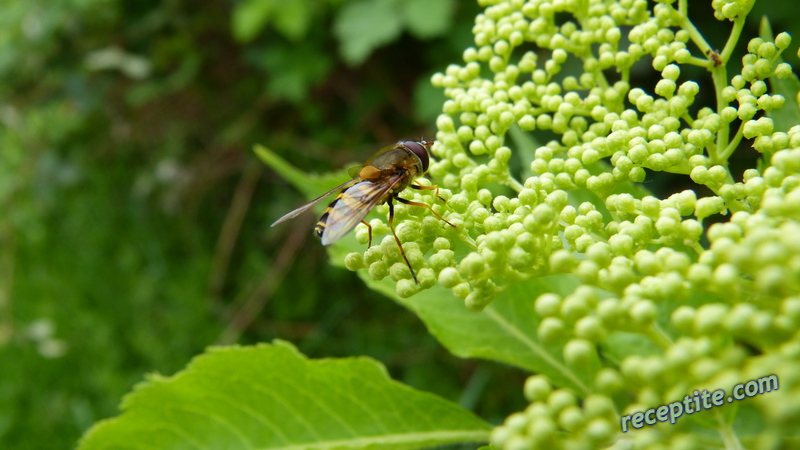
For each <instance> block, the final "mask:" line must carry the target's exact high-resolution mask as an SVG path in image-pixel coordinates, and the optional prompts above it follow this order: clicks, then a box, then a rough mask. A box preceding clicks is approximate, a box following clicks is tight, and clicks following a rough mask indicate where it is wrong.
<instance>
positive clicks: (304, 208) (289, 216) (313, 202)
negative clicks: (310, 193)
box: [270, 180, 356, 227]
mask: <svg viewBox="0 0 800 450" xmlns="http://www.w3.org/2000/svg"><path fill="white" fill-rule="evenodd" d="M355 182H356V180H348V181H345V182H344V183H342V184H340V185H338V186H336V187H335V188H333V189H331V190H330V191H328V192H326V193H324V194H322V195H320V196H319V197H317V198H315V199H314V200H311V201H310V202H308V203H306V204H305V205H303V206H301V207H299V208H297V209H295V210H294V211H291V212H289V213H288V214H286V215H285V216H283V217H281V218H280V219H278V220H276V221H275V222H273V223H272V225H270V227H274V226H275V225H277V224H279V223H283V222H286V221H287V220H289V219H294V218H295V217H297V216H299V215H300V214H302V213H304V212H306V211H307V210H308V209H310V208H311V207H312V206H314V205H316V204H317V203H319V202H321V201H322V200H324V199H325V197H327V196H329V195H331V194H333V193H334V192H336V191H338V190H340V189H344V188H346V187H347V185H349V184H352V183H355Z"/></svg>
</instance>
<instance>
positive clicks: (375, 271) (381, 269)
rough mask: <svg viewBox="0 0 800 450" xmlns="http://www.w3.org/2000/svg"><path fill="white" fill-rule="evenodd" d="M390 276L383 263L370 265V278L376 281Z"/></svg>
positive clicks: (378, 262) (377, 262)
mask: <svg viewBox="0 0 800 450" xmlns="http://www.w3.org/2000/svg"><path fill="white" fill-rule="evenodd" d="M387 275H389V268H388V267H387V266H386V263H385V262H383V261H376V262H374V263H372V264H370V265H369V276H370V278H372V279H373V280H375V281H379V280H382V279H384V278H386V276H387Z"/></svg>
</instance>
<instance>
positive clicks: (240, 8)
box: [231, 0, 275, 42]
mask: <svg viewBox="0 0 800 450" xmlns="http://www.w3.org/2000/svg"><path fill="white" fill-rule="evenodd" d="M274 9H275V3H274V2H273V1H272V0H246V1H244V2H241V3H239V4H238V5H236V8H235V9H234V10H233V14H232V15H231V30H232V31H233V37H234V38H235V39H236V40H237V41H239V42H250V41H252V40H253V39H255V37H256V36H258V33H260V32H261V30H263V29H264V27H265V26H266V25H267V22H269V18H270V15H271V14H272V12H273V11H274Z"/></svg>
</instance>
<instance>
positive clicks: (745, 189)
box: [347, 0, 800, 449]
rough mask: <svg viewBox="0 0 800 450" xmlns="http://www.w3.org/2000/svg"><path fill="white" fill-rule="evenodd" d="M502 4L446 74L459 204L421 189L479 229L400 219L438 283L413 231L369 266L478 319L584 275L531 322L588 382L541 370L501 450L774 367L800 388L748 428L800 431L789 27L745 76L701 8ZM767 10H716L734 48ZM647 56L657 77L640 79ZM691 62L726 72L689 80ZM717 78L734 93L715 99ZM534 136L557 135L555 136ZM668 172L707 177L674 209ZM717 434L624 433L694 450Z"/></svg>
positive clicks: (797, 160) (441, 175)
mask: <svg viewBox="0 0 800 450" xmlns="http://www.w3.org/2000/svg"><path fill="white" fill-rule="evenodd" d="M480 3H481V4H482V5H483V6H485V10H484V11H483V12H482V13H481V14H479V15H478V17H477V18H476V21H475V26H474V27H473V33H474V42H475V46H474V47H470V48H468V49H466V50H465V51H464V55H463V59H464V64H463V65H456V64H453V65H450V66H449V67H448V68H447V69H446V70H445V71H444V73H437V74H435V75H434V76H433V78H432V82H433V84H434V85H435V86H437V87H439V88H442V89H443V90H444V92H445V95H446V96H447V98H448V100H447V101H446V102H445V104H444V105H443V114H442V115H441V116H439V118H438V120H437V128H438V133H437V136H436V143H435V145H434V147H433V151H434V154H435V156H436V157H437V158H438V159H437V160H436V161H434V162H432V163H431V167H430V170H429V174H430V176H431V177H432V179H433V180H435V181H436V183H437V184H438V185H439V186H440V195H441V196H442V197H443V198H445V199H446V200H447V202H446V203H443V202H441V201H439V200H437V199H436V198H435V197H434V196H431V195H429V193H428V192H427V191H423V192H422V193H420V192H414V193H405V194H404V196H405V197H406V198H408V199H409V200H413V201H415V202H424V203H427V204H429V205H431V206H432V208H433V209H434V211H436V212H437V213H438V214H440V215H441V216H442V217H443V218H444V219H446V220H447V221H449V222H451V223H453V224H454V225H457V226H458V228H452V227H449V226H447V225H445V224H443V223H442V221H440V220H438V219H437V218H436V217H431V215H430V213H429V212H428V211H425V210H424V209H423V208H413V207H409V206H406V205H400V206H399V207H398V208H397V209H396V210H397V213H396V217H395V223H396V224H398V223H399V224H400V225H399V226H398V227H397V231H398V234H399V235H400V239H401V240H402V241H403V242H406V244H405V245H404V248H405V252H406V255H407V256H408V258H409V261H410V262H411V264H412V266H413V267H415V268H418V269H416V270H418V279H419V285H416V284H415V283H413V281H412V280H411V277H410V273H409V271H408V269H407V267H406V266H405V265H404V264H402V259H401V255H400V253H399V250H398V249H397V246H396V245H395V242H394V240H393V238H392V237H391V236H387V237H385V238H384V240H383V241H382V242H381V244H380V245H379V246H375V247H373V248H371V249H369V250H367V251H366V253H364V254H363V256H362V255H361V254H351V255H349V256H348V259H347V266H348V267H349V268H351V269H353V270H356V269H360V268H366V269H367V270H368V272H369V275H370V276H371V277H372V278H373V279H376V280H379V279H382V278H385V277H390V278H391V279H392V280H394V281H395V282H396V286H397V293H398V294H399V295H400V296H401V297H408V296H411V295H414V294H415V293H417V292H419V291H420V290H424V289H428V288H434V287H440V288H445V289H448V290H450V292H451V293H452V295H454V296H455V297H457V298H459V299H462V300H464V302H465V305H466V307H467V308H469V309H471V310H475V311H480V310H482V309H484V308H486V307H488V306H489V305H491V303H492V301H493V300H495V299H496V298H497V297H498V296H499V295H503V293H504V292H507V291H508V289H509V288H510V287H511V286H513V285H514V284H515V283H520V282H524V281H525V280H533V279H541V278H543V277H550V276H559V275H565V276H569V277H571V279H573V280H577V282H578V283H579V286H578V287H577V288H575V289H574V290H573V291H572V292H571V293H566V294H563V293H562V294H557V293H555V292H531V293H530V305H529V308H532V309H533V310H534V311H535V314H536V317H537V325H536V329H535V330H530V332H531V334H532V335H535V337H536V338H537V339H538V341H537V343H538V344H537V345H542V346H547V348H551V349H560V350H553V351H554V352H555V354H558V353H559V352H560V355H558V356H557V357H555V358H553V359H552V360H551V364H554V365H555V367H557V369H555V370H556V372H557V373H565V374H567V375H565V376H564V379H553V380H551V379H549V378H548V377H546V376H544V375H534V376H533V377H531V378H530V379H529V380H528V382H527V384H526V386H525V395H526V398H527V399H528V400H529V401H530V402H531V403H530V405H529V407H528V408H527V409H526V410H525V411H524V412H520V413H517V414H513V415H512V416H510V417H509V418H508V419H507V420H506V422H505V424H503V425H502V426H500V427H498V428H496V429H495V430H494V432H493V434H492V443H493V445H494V446H495V447H496V448H509V449H511V448H513V449H516V448H577V447H581V448H583V447H595V446H606V445H611V444H613V443H614V442H615V441H616V440H618V439H621V438H622V437H623V436H622V435H621V434H620V431H619V425H618V424H619V419H620V417H621V416H624V415H628V414H632V413H634V412H636V411H643V410H645V409H648V408H653V407H657V406H658V405H662V404H668V403H670V402H673V401H675V400H676V399H681V398H683V396H684V395H686V394H687V393H690V392H692V391H694V390H703V389H707V390H709V391H713V390H716V389H720V388H730V387H731V386H733V385H734V384H736V383H737V382H740V381H743V380H748V379H753V378H754V377H759V376H763V375H766V374H778V376H779V377H782V379H785V380H786V382H787V386H786V387H785V389H784V386H781V389H782V390H781V394H780V395H773V396H768V395H767V396H760V397H758V399H753V400H752V402H750V403H747V404H746V405H745V404H742V407H741V409H742V410H744V411H749V412H750V413H753V412H754V413H757V414H761V415H763V416H764V417H765V419H764V421H763V422H764V425H763V426H762V427H761V428H760V429H758V430H755V431H752V430H751V431H748V433H755V434H751V436H753V437H752V442H753V444H754V445H756V446H758V443H760V442H773V441H770V439H772V438H773V437H774V436H778V439H781V438H782V437H783V436H784V435H785V434H786V433H787V432H788V431H789V430H791V429H792V428H791V427H792V426H793V425H792V424H795V423H797V421H798V420H800V409H798V408H796V407H792V406H789V405H796V404H797V403H796V401H797V400H800V384H797V383H796V380H797V379H798V377H800V351H798V349H800V332H799V331H798V330H800V124H794V126H789V127H778V126H777V122H776V120H774V118H775V117H778V116H780V114H781V113H782V111H784V110H785V107H786V105H787V101H788V100H789V99H787V98H785V97H784V96H783V95H781V94H778V93H776V91H777V90H776V89H775V88H774V85H773V83H779V82H780V81H781V80H786V79H790V78H794V74H793V72H792V68H791V67H790V66H789V65H788V64H786V63H784V62H782V59H781V53H782V52H783V51H784V50H786V49H787V48H788V47H789V46H790V45H791V38H790V37H789V35H788V34H786V33H781V34H779V35H777V37H776V38H775V39H774V40H767V39H765V38H755V39H752V40H750V41H749V43H748V44H747V54H746V55H745V56H744V57H743V58H742V69H741V72H740V73H739V74H734V75H732V76H730V75H729V74H728V73H727V64H728V62H729V60H730V55H731V51H730V49H729V47H728V46H726V49H725V50H723V51H722V52H718V51H716V50H713V49H712V48H711V47H710V46H709V44H708V43H707V42H706V41H705V39H704V38H703V36H702V35H701V34H700V32H699V31H698V30H697V29H696V28H695V27H694V26H693V25H692V24H691V22H690V21H689V18H688V16H687V11H686V7H687V6H686V4H687V2H675V1H662V2H657V3H656V4H655V6H653V7H652V8H650V7H649V4H648V2H647V1H645V0H619V1H605V2H599V1H586V2H575V1H561V0H552V1H547V0H527V1H525V0H508V1H499V0H482V1H481V2H480ZM752 4H753V1H752V0H737V1H723V0H713V1H712V6H713V9H714V14H715V17H716V18H717V19H718V20H722V21H726V23H730V24H731V26H732V27H733V28H732V31H731V36H732V38H731V39H732V41H733V42H735V40H736V38H738V36H739V34H740V33H741V32H742V27H743V23H744V18H745V16H746V15H747V13H748V12H749V11H750V9H751V7H752ZM698 49H699V52H698ZM640 61H649V63H650V65H651V67H652V69H653V70H654V74H655V76H656V78H657V79H656V80H653V82H652V83H647V85H645V86H639V87H632V86H631V81H630V80H631V68H632V66H633V65H634V64H635V63H637V62H640ZM688 66H698V67H700V68H702V69H704V70H706V71H707V73H708V74H710V76H709V79H703V80H691V79H688V78H687V77H686V76H685V75H684V72H685V69H686V68H687V67H688ZM701 86H703V89H710V90H712V91H713V94H714V95H716V101H715V102H710V103H709V102H708V101H707V100H704V102H703V103H702V104H699V102H700V99H699V94H700V90H701ZM783 92H786V91H783ZM793 95H794V96H796V97H797V100H800V95H797V93H796V92H794V93H793ZM791 100H795V99H791ZM782 117H790V118H791V117H794V116H792V115H791V114H789V115H788V116H786V115H784V116H782ZM784 123H785V120H784ZM530 132H534V133H538V134H535V136H537V137H539V138H541V137H542V136H545V137H546V139H550V140H549V141H546V142H541V143H539V144H533V143H532V142H533V140H532V138H531V135H530V134H529V133H530ZM548 136H549V137H548ZM747 147H752V148H754V149H755V150H756V151H757V152H759V154H760V156H761V162H760V163H759V164H758V166H757V167H754V168H751V169H748V170H746V171H744V173H743V175H739V174H737V173H733V172H732V171H731V170H730V169H729V166H728V160H729V159H730V157H731V155H732V154H733V153H734V152H735V151H737V149H740V148H742V149H744V150H745V151H746V150H747ZM667 172H668V173H671V174H676V175H678V176H683V179H684V180H685V181H686V182H687V183H692V182H693V183H694V184H696V185H698V187H697V188H691V189H685V190H681V191H680V192H677V193H675V194H672V195H668V196H664V198H660V197H659V196H658V195H656V194H653V193H650V192H648V191H647V190H646V186H647V185H644V186H643V185H642V184H640V183H642V182H644V181H646V180H649V179H655V178H657V177H658V176H659V175H660V174H663V173H667ZM710 217H714V218H715V223H714V224H713V225H712V224H711V221H710V220H709V218H710ZM372 227H373V232H377V233H381V232H385V228H386V227H385V224H384V223H383V222H382V221H380V220H374V221H373V222H372ZM358 238H359V240H360V241H362V242H364V243H365V242H366V241H367V235H366V227H364V228H362V229H359V230H358ZM542 364H544V363H542ZM548 367H550V366H548ZM540 372H546V370H540ZM569 374H574V376H569ZM730 408H731V409H732V408H733V407H730ZM729 413H730V415H731V416H734V415H735V414H736V413H735V412H734V411H729ZM709 414H712V413H709ZM725 414H727V413H725ZM723 415H724V414H723ZM720 417H721V416H720ZM726 417H727V416H726ZM715 420H716V419H714V420H712V419H708V421H709V423H711V422H713V423H714V428H713V429H719V428H726V427H728V428H730V427H732V426H733V425H732V423H733V419H731V418H730V417H727V418H723V419H719V420H722V421H723V422H724V423H722V424H721V423H718V422H716V421H715ZM687 421H688V419H687ZM703 426H704V425H703V424H702V423H700V424H698V423H692V424H685V425H683V426H669V425H667V426H663V427H662V426H658V427H650V429H646V430H634V432H629V433H628V434H627V435H624V438H625V439H627V440H630V441H631V442H633V443H634V445H635V446H637V447H640V448H664V447H665V446H666V447H671V446H676V447H683V446H688V445H690V444H691V443H692V442H693V437H694V436H693V433H698V432H702V431H698V430H700V428H703ZM712 432H713V430H712ZM771 433H772V434H771ZM770 436H773V437H770Z"/></svg>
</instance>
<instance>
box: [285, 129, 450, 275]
mask: <svg viewBox="0 0 800 450" xmlns="http://www.w3.org/2000/svg"><path fill="white" fill-rule="evenodd" d="M430 146H431V142H428V141H425V140H421V141H400V142H398V143H396V144H394V145H390V146H388V147H385V148H384V149H382V150H380V151H379V152H378V153H376V154H375V155H373V156H372V158H370V159H369V160H368V161H367V162H365V163H364V165H363V166H362V167H361V169H360V170H359V171H358V173H357V174H355V175H354V176H353V179H352V180H349V181H346V182H344V183H342V184H340V185H339V186H336V187H335V188H333V189H331V190H330V191H328V192H326V193H324V194H322V195H321V196H319V197H317V198H316V199H314V200H311V201H310V202H308V203H306V204H305V205H303V206H301V207H299V208H297V209H295V210H294V211H292V212H290V213H288V214H286V215H285V216H283V217H281V218H280V219H278V220H276V221H275V223H273V224H272V225H271V226H273V227H274V226H275V225H278V224H279V223H283V222H285V221H287V220H289V219H293V218H295V217H297V216H299V215H300V214H302V213H303V212H305V211H306V210H308V209H310V208H311V207H312V206H314V205H316V204H317V203H319V202H320V201H322V200H324V199H325V198H326V197H328V196H329V195H331V194H332V193H334V192H335V191H337V190H340V189H341V192H339V195H337V196H336V198H335V199H334V200H333V201H332V202H331V204H330V205H328V208H327V209H325V212H324V213H322V217H320V219H319V221H318V222H317V225H316V226H315V227H314V233H315V234H316V235H317V236H318V237H319V238H320V239H321V241H322V245H330V244H333V243H334V242H336V241H338V240H339V239H341V238H342V237H343V236H344V235H346V234H347V233H349V232H350V231H351V230H352V229H353V228H355V226H356V225H358V223H359V222H361V223H363V224H364V225H366V226H367V228H368V230H369V247H371V246H372V226H370V224H369V223H367V222H366V221H364V217H366V215H367V214H368V213H369V212H370V210H372V208H374V207H375V206H377V205H380V204H382V203H384V202H386V203H388V204H389V229H390V230H392V235H393V236H394V240H395V242H397V246H398V247H399V248H400V254H401V255H403V259H404V260H405V262H406V265H407V266H408V269H409V270H410V271H411V276H412V277H413V278H414V282H416V283H417V284H419V281H418V280H417V275H416V273H414V269H413V268H412V267H411V263H409V262H408V258H407V257H406V252H405V251H404V250H403V246H402V245H401V244H400V239H399V238H398V237H397V233H395V231H394V224H393V221H394V203H393V201H394V200H397V201H398V202H400V203H405V204H406V205H412V206H420V207H423V208H428V209H430V210H431V212H432V213H433V214H434V215H435V216H436V217H438V218H439V219H440V220H442V221H444V222H445V223H446V224H448V225H450V226H451V227H453V228H458V227H457V226H455V225H453V224H452V223H450V222H448V221H447V220H445V219H444V218H443V217H442V216H440V215H439V214H438V213H437V212H436V211H434V210H433V209H432V208H431V207H430V206H429V205H427V204H425V203H418V202H412V201H411V200H406V199H404V198H401V197H398V194H400V192H402V191H403V190H405V189H406V188H407V187H411V188H412V189H418V190H435V191H436V192H435V193H434V195H435V196H436V197H437V198H439V199H440V200H442V201H443V202H446V200H445V199H444V198H442V197H441V196H439V187H438V186H421V185H419V184H416V183H414V182H413V181H414V178H416V177H418V176H420V175H422V174H424V173H425V172H426V171H427V170H428V165H429V163H430V158H429V157H428V151H429V148H430Z"/></svg>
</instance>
